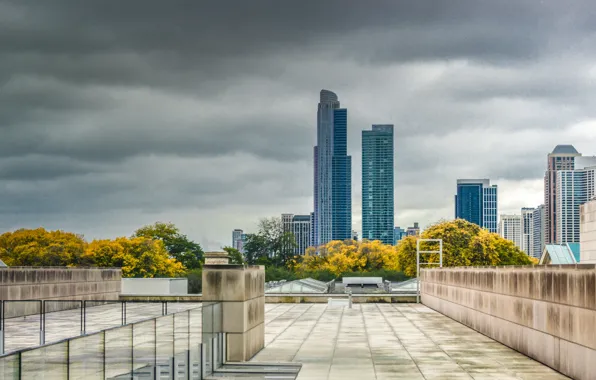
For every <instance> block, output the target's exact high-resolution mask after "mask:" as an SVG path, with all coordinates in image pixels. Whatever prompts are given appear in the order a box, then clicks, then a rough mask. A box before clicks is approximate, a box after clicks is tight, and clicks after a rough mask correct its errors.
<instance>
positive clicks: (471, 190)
mask: <svg viewBox="0 0 596 380" xmlns="http://www.w3.org/2000/svg"><path fill="white" fill-rule="evenodd" d="M455 217H456V218H461V219H465V220H467V221H468V222H471V223H475V224H477V225H479V226H480V227H483V228H486V229H487V230H489V231H490V232H494V233H497V185H492V186H491V184H490V180H488V179H458V180H457V195H456V196H455Z"/></svg>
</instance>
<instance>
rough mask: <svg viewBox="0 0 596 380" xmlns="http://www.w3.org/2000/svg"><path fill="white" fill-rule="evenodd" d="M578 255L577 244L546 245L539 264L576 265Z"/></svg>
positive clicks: (578, 258) (578, 247)
mask: <svg viewBox="0 0 596 380" xmlns="http://www.w3.org/2000/svg"><path fill="white" fill-rule="evenodd" d="M579 254H580V245H579V243H564V244H546V245H545V246H544V251H543V253H542V256H541V257H540V262H539V264H544V265H548V264H577V263H579V260H580V257H579Z"/></svg>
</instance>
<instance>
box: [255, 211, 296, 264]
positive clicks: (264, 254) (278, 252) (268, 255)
mask: <svg viewBox="0 0 596 380" xmlns="http://www.w3.org/2000/svg"><path fill="white" fill-rule="evenodd" d="M296 246H297V245H296V238H295V236H294V234H293V233H292V232H289V231H284V229H283V223H282V220H281V218H264V219H261V220H260V221H259V225H258V231H257V233H256V234H249V235H248V236H247V240H246V244H245V245H244V251H245V254H246V261H247V262H248V263H249V264H251V265H252V264H263V265H274V266H279V267H285V266H286V265H287V263H288V261H289V260H290V259H291V258H292V257H293V256H294V251H295V249H296Z"/></svg>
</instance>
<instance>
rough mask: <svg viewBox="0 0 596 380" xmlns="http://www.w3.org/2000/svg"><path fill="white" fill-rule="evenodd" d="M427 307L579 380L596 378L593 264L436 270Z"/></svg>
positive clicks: (427, 278) (426, 279) (427, 289)
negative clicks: (595, 376) (595, 375)
mask: <svg viewBox="0 0 596 380" xmlns="http://www.w3.org/2000/svg"><path fill="white" fill-rule="evenodd" d="M421 297H422V303H424V304H425V305H426V306H428V307H430V308H432V309H435V310H436V311H438V312H440V313H442V314H444V315H447V316H449V317H451V318H453V319H454V320H456V321H458V322H461V323H463V324H464V325H466V326H469V327H471V328H473V329H475V330H477V331H479V332H481V333H482V334H484V335H486V336H488V337H490V338H493V339H495V340H496V341H499V342H501V343H503V344H505V345H507V346H509V347H511V348H513V349H515V350H517V351H519V352H521V353H523V354H525V355H527V356H529V357H531V358H533V359H535V360H538V361H540V362H542V363H544V364H546V365H548V366H549V367H551V368H553V369H555V370H557V371H559V372H561V373H563V374H565V375H567V376H570V377H572V378H574V379H593V378H594V374H595V373H596V265H593V264H592V265H560V266H559V265H544V266H527V267H524V266H516V267H468V268H441V269H439V268H434V269H423V270H422V271H421Z"/></svg>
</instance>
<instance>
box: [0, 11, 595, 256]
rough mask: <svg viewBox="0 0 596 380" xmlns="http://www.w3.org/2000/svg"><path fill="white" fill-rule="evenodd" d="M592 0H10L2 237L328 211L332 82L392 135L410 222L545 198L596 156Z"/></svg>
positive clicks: (356, 141) (248, 221) (215, 239)
mask: <svg viewBox="0 0 596 380" xmlns="http://www.w3.org/2000/svg"><path fill="white" fill-rule="evenodd" d="M595 16H596V6H594V5H593V4H592V2H590V1H587V0H586V1H570V2H564V3H562V2H559V1H543V2H537V1H519V0H515V1H513V0H511V1H498V2H497V1H488V0H485V1H480V0H466V1H463V0H462V1H459V0H458V1H449V2H436V1H416V2H397V1H393V0H386V1H380V0H374V1H368V2H356V1H354V2H346V1H339V0H325V1H314V0H312V1H311V0H307V1H295V2H279V1H260V0H254V1H248V2H247V1H219V2H196V1H172V2H167V3H164V2H161V1H153V0H143V1H141V0H138V1H137V0H129V1H125V2H121V1H84V2H82V1H75V0H49V1H27V0H14V1H12V0H0V134H1V138H0V194H1V199H2V201H0V228H1V229H2V230H10V229H14V228H17V227H22V226H24V227H35V226H39V225H43V226H46V227H48V228H63V229H70V230H74V231H77V232H81V233H84V234H85V235H87V236H88V237H91V238H93V237H104V236H116V235H127V234H130V233H131V232H132V230H134V229H135V228H137V227H138V226H140V225H142V224H145V223H151V222H153V221H155V220H168V221H172V222H174V223H176V224H178V225H179V226H180V227H181V228H182V230H183V231H184V232H186V233H187V234H188V235H189V236H191V237H192V238H194V239H196V240H197V241H199V242H201V243H202V244H204V245H206V248H208V249H215V248H219V246H221V245H225V244H229V243H230V241H229V240H230V239H231V230H232V229H233V228H244V229H246V230H250V229H251V228H254V224H255V222H256V221H257V220H258V219H259V218H260V217H263V216H271V215H278V214H280V213H282V212H294V213H308V212H310V211H311V208H312V146H313V145H314V143H315V134H316V124H315V123H316V104H317V101H318V93H319V91H320V89H322V88H327V89H331V90H333V91H335V92H337V94H338V95H339V98H340V101H341V102H342V105H343V106H345V107H347V108H348V112H349V122H348V128H349V141H348V149H349V151H350V153H351V154H352V155H353V157H354V158H353V162H354V164H353V174H352V177H353V184H352V185H353V202H354V204H353V210H354V218H353V220H354V228H355V229H356V230H359V229H360V215H359V212H360V193H361V191H360V152H359V150H360V133H361V130H362V129H364V128H367V127H368V126H369V125H370V124H373V123H393V124H395V127H396V135H397V136H396V212H397V215H396V224H398V225H402V226H404V225H409V224H411V223H412V222H414V221H419V222H420V223H421V225H423V226H424V225H427V224H428V223H431V222H434V221H436V220H437V219H440V218H450V217H452V214H453V204H452V203H453V192H454V190H455V189H454V187H455V180H456V179H457V178H462V177H490V178H491V179H493V181H494V182H496V183H498V184H500V186H501V187H500V189H501V190H500V199H501V211H502V212H513V211H515V210H516V209H518V208H520V207H522V206H534V205H536V204H538V203H539V202H540V201H541V199H542V193H541V192H542V185H541V177H542V175H543V172H544V169H545V164H546V154H547V153H548V152H549V151H550V150H551V149H552V148H553V147H554V145H556V144H559V143H570V144H574V145H575V146H576V147H577V148H578V149H579V150H580V151H582V152H583V153H584V154H590V155H592V154H595V153H596V149H594V148H593V147H594V146H596V145H595V143H596V136H595V134H594V132H593V130H594V129H595V128H596V124H594V122H593V120H594V119H596V116H595V111H594V110H596V100H595V99H596V82H595V81H596V64H595V63H594V62H596V24H594V23H593V22H592V20H594V17H595Z"/></svg>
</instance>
